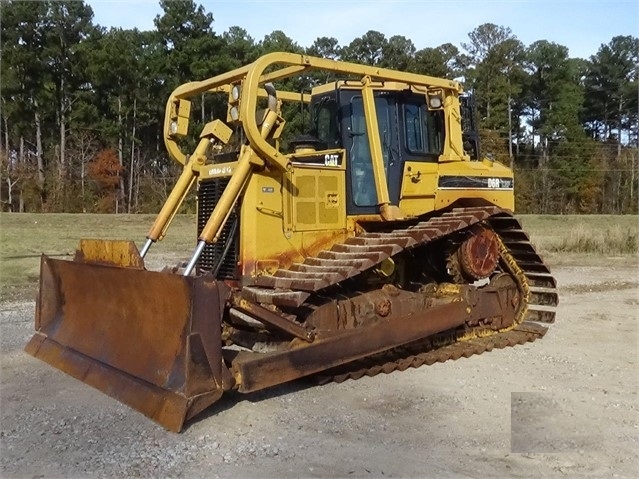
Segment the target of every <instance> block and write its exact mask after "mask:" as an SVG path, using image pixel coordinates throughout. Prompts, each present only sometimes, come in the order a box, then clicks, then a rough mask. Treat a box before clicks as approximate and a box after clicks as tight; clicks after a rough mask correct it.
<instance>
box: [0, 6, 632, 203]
mask: <svg viewBox="0 0 639 479" xmlns="http://www.w3.org/2000/svg"><path fill="white" fill-rule="evenodd" d="M160 6H161V8H162V13H161V14H160V15H158V16H157V17H156V18H155V20H154V29H153V30H150V31H140V30H138V29H130V30H124V29H121V28H111V29H106V28H104V27H101V26H100V25H96V24H95V23H94V22H93V12H92V9H91V7H90V6H89V5H87V4H86V3H84V2H83V1H74V0H55V1H54V0H43V1H38V2H23V1H16V0H8V1H3V2H2V3H1V4H0V15H1V16H0V18H1V25H2V29H1V37H0V40H1V45H2V52H1V78H0V81H1V85H2V88H1V94H0V108H1V112H0V133H1V134H0V159H1V168H0V201H1V202H2V210H3V211H36V212H37V211H52V212H53V211H65V212H80V211H86V212H119V213H121V212H129V213H133V212H155V211H157V209H158V208H159V205H160V204H161V203H162V202H163V201H164V199H165V198H166V195H167V192H168V191H169V190H170V188H171V186H172V184H173V181H174V180H175V178H176V175H177V174H178V173H179V165H176V164H173V163H172V162H171V161H170V160H169V159H168V158H167V155H166V154H165V152H164V145H163V141H162V134H161V128H162V123H163V116H164V107H165V101H166V98H168V96H169V94H170V92H171V91H172V90H173V89H174V88H175V87H177V86H178V85H180V84H182V83H185V82H187V81H193V80H197V79H202V78H207V77H211V76H214V75H216V74H219V73H222V72H225V71H228V70H230V69H233V68H236V67H239V66H241V65H244V64H246V63H249V62H251V61H253V60H254V59H256V58H257V57H258V56H260V55H262V54H264V53H268V52H272V51H288V52H294V53H307V54H311V55H317V56H321V57H325V58H332V59H338V60H340V59H341V60H347V61H355V62H359V63H365V64H369V65H379V66H381V67H388V68H393V69H399V70H403V71H410V72H417V73H422V74H427V75H431V76H438V77H444V78H450V79H461V80H462V82H463V84H464V87H465V89H466V90H468V91H471V92H472V93H473V94H474V96H475V101H476V105H477V112H478V121H479V125H480V137H481V145H482V155H484V156H490V157H493V158H495V159H497V160H498V161H501V162H503V163H505V164H508V165H511V166H512V167H513V168H514V169H515V174H516V195H517V207H518V210H519V211H520V212H531V213H637V187H638V177H639V174H638V172H637V168H638V158H639V155H638V141H639V119H638V110H639V105H638V104H637V89H638V84H637V63H638V60H639V59H638V51H639V39H638V38H636V37H632V36H615V37H613V38H612V39H611V40H610V42H609V43H607V44H602V45H601V46H600V48H599V49H598V51H597V52H594V53H593V54H592V55H591V56H590V57H589V58H588V59H582V58H571V57H570V56H569V52H568V48H566V47H565V46H563V45H559V44H557V43H553V42H550V41H547V40H539V41H536V42H534V43H532V44H530V45H524V44H523V43H522V42H521V41H520V40H518V39H517V37H516V36H515V35H514V33H513V32H512V31H511V29H510V28H507V27H504V26H498V25H494V24H490V23H487V24H483V25H479V26H478V27H477V28H475V29H474V30H473V31H472V32H470V33H469V34H468V41H467V42H464V43H462V44H461V45H459V46H456V45H453V44H451V43H446V44H443V45H439V46H434V47H428V48H423V49H419V50H418V49H417V48H416V46H415V45H414V43H413V42H412V41H411V40H410V38H408V37H406V36H402V35H395V36H391V37H386V36H385V35H384V34H383V33H381V32H377V31H369V32H367V33H366V34H364V35H362V36H361V37H358V38H355V39H353V40H352V41H351V42H350V43H349V44H348V45H340V44H339V42H338V40H337V39H335V38H329V37H320V38H317V39H316V40H315V42H313V44H312V45H310V46H307V47H305V46H301V45H299V44H298V43H296V42H295V41H294V40H293V39H291V38H289V37H288V36H287V35H286V34H285V33H284V32H282V31H273V32H272V33H270V34H268V35H266V36H265V37H264V38H263V39H262V40H259V41H257V40H255V39H254V38H253V37H251V36H250V34H249V32H247V31H246V30H244V29H242V28H240V27H237V26H234V27H230V28H229V29H228V30H227V31H225V32H223V33H221V34H219V33H216V32H215V31H214V17H213V13H211V12H207V11H206V10H205V9H204V7H202V6H201V5H197V4H196V3H195V2H194V1H193V0H161V1H160ZM311 80H313V79H312V78H311V79H309V81H311ZM315 81H317V79H315ZM292 86H293V87H296V88H304V89H306V90H308V89H309V88H310V87H311V86H312V85H311V84H308V85H302V84H295V85H292ZM222 107H223V105H219V104H216V103H212V102H211V101H210V100H205V99H204V98H203V99H202V101H201V102H199V104H198V105H193V110H194V112H193V113H192V116H193V115H194V116H195V118H196V119H197V120H199V121H201V122H205V121H207V119H208V118H210V117H211V116H212V115H214V114H216V113H217V112H218V111H219V110H220V108H222ZM285 113H287V114H288V115H289V116H290V117H292V118H291V120H290V122H289V125H293V127H294V128H293V129H292V130H293V133H295V132H296V131H295V130H297V131H300V130H301V129H302V127H303V120H302V119H300V118H299V116H300V111H299V108H291V109H290V111H287V112H285ZM190 205H191V207H192V202H191V204H190Z"/></svg>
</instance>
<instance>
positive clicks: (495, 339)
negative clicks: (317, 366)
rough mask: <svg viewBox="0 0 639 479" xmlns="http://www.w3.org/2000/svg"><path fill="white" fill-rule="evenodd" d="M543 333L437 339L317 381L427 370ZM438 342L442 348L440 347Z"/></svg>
mask: <svg viewBox="0 0 639 479" xmlns="http://www.w3.org/2000/svg"><path fill="white" fill-rule="evenodd" d="M546 331H547V328H546V327H544V326H541V325H539V324H535V323H532V322H524V323H522V324H519V325H517V326H516V327H515V328H513V329H511V330H510V331H506V332H503V333H496V334H492V335H490V336H486V337H478V338H473V339H469V340H464V341H456V340H455V339H454V338H450V337H446V336H442V335H438V336H435V337H434V338H428V339H426V340H424V341H419V342H417V343H414V344H409V345H406V346H402V347H400V348H396V349H392V350H390V351H387V352H385V353H381V354H379V355H375V356H371V357H369V358H364V359H361V360H358V361H354V362H352V363H349V364H347V365H345V366H342V367H340V368H335V369H332V370H328V371H325V372H323V373H321V374H320V375H318V377H317V378H318V381H319V382H320V383H321V384H326V383H328V382H331V381H333V382H336V383H341V382H344V381H346V380H348V379H353V380H357V379H361V378H362V377H364V376H367V377H373V376H377V375H378V374H380V373H384V374H390V373H392V372H394V371H405V370H406V369H408V368H418V367H420V366H423V365H427V366H430V365H432V364H435V363H443V362H445V361H450V360H452V361H455V360H457V359H459V358H462V357H463V358H469V357H471V356H474V355H478V354H482V353H483V352H486V351H492V350H493V349H503V348H507V347H513V346H516V345H518V344H525V343H528V342H533V341H535V340H536V339H538V338H541V337H543V336H544V335H545V334H546ZM440 342H444V343H445V344H444V345H443V346H442V345H440ZM446 343H448V344H446Z"/></svg>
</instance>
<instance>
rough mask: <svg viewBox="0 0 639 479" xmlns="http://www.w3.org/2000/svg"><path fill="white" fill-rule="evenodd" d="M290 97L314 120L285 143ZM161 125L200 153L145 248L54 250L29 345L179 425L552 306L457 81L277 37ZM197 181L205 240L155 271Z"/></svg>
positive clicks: (505, 326)
mask: <svg viewBox="0 0 639 479" xmlns="http://www.w3.org/2000/svg"><path fill="white" fill-rule="evenodd" d="M295 79H298V80H299V81H297V82H296V81H295ZM321 79H324V80H321ZM329 80H330V81H329ZM322 82H323V84H318V85H316V86H313V87H312V88H309V89H306V91H302V92H299V91H288V90H285V88H283V85H284V86H285V85H292V84H309V83H310V84H313V83H322ZM209 95H211V96H216V97H217V98H218V101H221V102H222V108H223V109H225V112H226V117H223V116H224V115H220V116H222V117H223V118H217V119H213V120H212V121H209V122H208V123H206V124H205V125H204V126H203V128H201V131H197V132H194V131H193V130H194V129H195V128H194V124H195V122H194V121H192V122H190V116H191V101H201V99H202V97H203V96H205V97H208V96H209ZM287 103H290V104H296V103H297V104H301V105H303V107H304V108H305V110H304V111H308V112H309V114H308V121H307V123H308V128H307V130H306V132H305V133H304V134H301V135H299V136H297V137H292V138H289V139H288V140H287V141H284V139H285V137H283V136H282V134H283V132H285V131H286V120H285V118H284V115H283V113H282V111H283V106H284V107H287V105H286V104H287ZM296 108H297V107H296ZM289 109H290V108H289ZM222 111H224V110H222ZM198 136H199V138H198ZM164 140H165V144H166V147H167V150H168V154H169V155H170V157H171V158H172V159H174V160H175V161H177V162H179V163H181V164H182V165H183V166H184V168H183V171H182V173H181V175H180V177H179V179H178V180H177V182H176V184H175V186H174V188H173V190H172V192H171V194H170V196H169V198H168V200H167V201H166V203H165V204H164V206H163V207H162V209H161V211H160V213H159V214H158V216H157V219H156V221H155V223H154V224H153V225H152V227H151V228H150V231H149V233H148V236H147V239H146V242H145V243H144V245H143V247H142V249H141V250H138V248H137V247H136V245H135V244H134V243H133V242H132V241H113V240H90V239H87V240H82V241H81V244H80V247H79V249H78V251H77V253H76V256H75V258H74V260H73V261H64V260H56V259H53V258H50V257H47V256H42V259H41V274H40V289H39V295H38V301H37V310H36V320H35V323H36V324H35V325H36V333H35V335H34V336H33V338H32V339H31V340H30V342H29V343H28V344H27V346H26V351H27V352H28V353H30V354H31V355H33V356H35V357H37V358H39V359H41V360H43V361H46V362H47V363H49V364H51V365H52V366H54V367H56V368H58V369H60V370H62V371H64V372H66V373H68V374H70V375H72V376H74V377H76V378H78V379H80V380H81V381H83V382H85V383H87V384H89V385H91V386H93V387H95V388H98V389H99V390H101V391H103V392H104V393H106V394H108V395H110V396H112V397H114V398H116V399H117V400H119V401H121V402H123V403H125V404H127V405H129V406H130V407H132V408H134V409H136V410H138V411H140V412H142V413H143V414H145V415H146V416H148V417H150V418H151V419H153V420H154V421H157V422H158V423H160V424H161V425H162V426H164V427H165V428H167V429H169V430H172V431H180V430H181V429H182V428H183V426H184V423H185V421H187V420H189V419H190V418H192V417H194V416H195V415H197V414H198V413H200V412H201V411H203V410H204V409H205V408H207V407H208V406H210V405H211V404H213V403H214V402H215V401H216V400H218V399H219V398H220V397H221V396H222V394H223V393H224V392H227V391H232V390H237V391H239V392H241V393H250V392H252V391H257V390H260V389H263V388H267V387H269V386H273V385H277V384H281V383H284V382H286V381H291V380H294V379H296V378H300V377H303V376H310V375H315V376H318V377H320V378H322V379H323V380H334V381H343V380H346V379H358V378H361V377H363V376H373V375H376V374H379V373H382V372H383V373H390V372H393V371H396V370H400V371H401V370H405V369H406V368H408V367H418V366H421V365H423V364H432V363H434V362H441V361H446V360H449V359H457V358H459V357H462V356H464V357H468V356H471V355H474V354H481V353H482V352H484V351H489V350H491V349H493V348H503V347H506V346H513V345H516V344H523V343H525V342H528V341H534V340H535V339H537V338H539V337H542V336H543V335H544V333H545V332H546V327H545V326H544V325H543V324H544V323H551V322H553V321H554V316H555V311H554V310H555V306H556V305H557V301H558V297H557V292H556V282H555V279H554V278H553V276H552V275H551V273H550V271H549V269H548V267H547V266H546V265H545V264H544V262H543V261H542V259H541V258H540V257H539V255H538V254H537V253H536V252H535V249H534V247H533V246H532V245H531V243H530V240H529V237H528V236H527V234H526V233H525V232H524V231H523V230H522V228H521V225H520V223H519V222H518V220H517V219H515V218H514V217H513V213H512V212H513V210H514V193H513V187H514V180H513V172H512V171H511V170H510V169H509V168H507V167H506V166H504V165H502V164H500V163H498V162H495V161H492V160H490V159H486V158H482V157H481V155H480V151H479V143H478V140H477V130H476V127H475V125H474V122H473V108H472V102H471V101H470V99H469V97H468V96H465V95H464V94H463V92H462V88H461V85H460V84H459V83H458V82H456V81H451V80H445V79H440V78H434V77H429V76H424V75H419V74H414V73H406V72H401V71H394V70H389V69H383V68H378V67H373V66H365V65H358V64H354V63H347V62H340V61H333V60H327V59H322V58H315V57H311V56H307V55H299V54H292V53H270V54H267V55H264V56H262V57H260V58H258V59H257V60H255V61H254V62H253V63H251V64H249V65H246V66H244V67H241V68H238V69H236V70H233V71H229V72H227V73H224V74H221V75H218V76H215V77H213V78H210V79H206V80H203V81H197V82H191V83H187V84H184V85H182V86H180V87H178V88H177V89H176V90H175V91H174V92H173V93H172V95H171V96H170V98H169V99H168V102H167V106H166V117H165V122H164ZM189 141H190V144H191V145H192V147H191V149H190V150H189V151H187V152H185V151H184V150H185V149H186V146H185V145H188V144H189ZM285 143H286V147H284V146H283V145H284V144H285ZM194 185H195V186H196V188H197V235H198V238H197V241H195V240H194V251H193V252H192V254H191V256H190V257H189V256H187V255H188V253H186V252H185V260H187V259H188V261H185V262H184V263H182V264H181V265H179V266H175V267H172V268H165V269H164V270H163V271H149V270H147V269H146V268H145V265H144V258H145V257H146V256H147V255H148V254H152V246H153V244H154V243H155V242H157V241H160V240H161V239H162V238H163V237H164V236H165V234H166V233H167V230H168V228H169V225H170V223H171V220H172V219H173V217H174V215H175V214H176V212H177V211H178V209H179V208H180V206H181V204H182V202H183V200H184V198H185V197H186V195H187V194H188V192H189V190H190V189H191V188H192V187H193V186H194Z"/></svg>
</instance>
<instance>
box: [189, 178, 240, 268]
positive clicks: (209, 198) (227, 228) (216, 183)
mask: <svg viewBox="0 0 639 479" xmlns="http://www.w3.org/2000/svg"><path fill="white" fill-rule="evenodd" d="M229 180H230V178H216V179H213V180H207V181H202V182H200V183H199V184H198V190H197V196H198V209H197V233H198V236H199V234H200V233H201V232H202V230H203V229H204V226H206V222H207V221H208V219H209V217H210V216H211V213H212V212H213V209H214V208H215V205H216V204H217V202H218V201H219V199H220V197H221V196H222V193H223V192H224V189H225V188H226V185H228V183H229ZM236 219H237V212H236V211H233V212H232V213H231V215H230V216H229V219H228V220H227V221H226V224H225V225H224V228H223V229H222V234H221V236H220V239H219V241H218V242H217V243H215V244H213V245H210V244H209V245H206V246H205V247H204V251H202V255H201V256H200V259H199V260H198V262H197V265H196V271H197V274H198V275H199V274H206V273H209V272H211V271H212V270H213V268H215V265H217V263H218V262H219V261H220V258H221V257H222V255H223V254H224V249H225V247H226V244H227V243H228V242H229V241H231V242H232V244H231V246H230V248H229V250H228V253H227V254H226V257H225V258H224V260H223V261H222V265H221V266H220V269H219V271H218V273H217V276H216V279H237V272H236V265H237V261H238V255H239V247H238V246H239V237H240V236H239V225H238V227H237V228H235V234H234V235H233V238H229V235H230V233H231V229H232V228H233V223H235V221H236Z"/></svg>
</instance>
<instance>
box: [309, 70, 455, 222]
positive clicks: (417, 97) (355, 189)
mask: <svg viewBox="0 0 639 479" xmlns="http://www.w3.org/2000/svg"><path fill="white" fill-rule="evenodd" d="M374 99H375V114H376V117H377V125H378V131H377V132H376V134H378V135H379V139H380V143H381V147H382V156H383V164H384V170H385V173H386V180H387V185H388V193H389V199H390V202H391V203H392V204H398V203H399V195H400V191H401V182H402V174H403V171H404V164H405V162H407V161H418V162H437V161H438V159H439V156H440V155H441V154H442V152H443V145H444V141H445V128H444V111H443V109H441V108H439V109H433V108H430V109H429V108H428V105H427V96H426V95H425V94H424V93H418V92H415V91H413V90H411V89H410V88H408V87H407V85H399V84H393V83H388V82H387V84H385V85H382V84H380V88H379V89H375V91H374ZM311 118H312V121H313V131H312V133H313V135H314V136H315V137H316V138H317V139H318V140H319V142H318V146H320V145H321V147H324V148H325V149H332V148H344V149H345V150H346V162H347V167H346V185H347V186H346V189H347V194H346V197H347V198H348V205H347V213H348V214H349V215H364V214H375V213H377V212H378V210H377V205H378V203H379V202H378V198H377V192H376V190H375V178H374V174H373V164H372V158H371V151H370V144H369V137H368V135H369V132H368V131H367V127H366V117H365V114H364V102H363V98H362V92H361V89H360V88H358V87H357V83H356V82H345V81H340V82H336V83H332V84H330V85H324V86H322V87H319V88H316V89H315V90H314V92H313V96H312V99H311Z"/></svg>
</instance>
